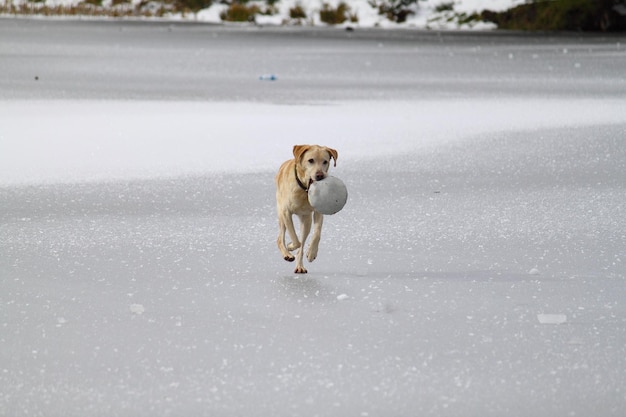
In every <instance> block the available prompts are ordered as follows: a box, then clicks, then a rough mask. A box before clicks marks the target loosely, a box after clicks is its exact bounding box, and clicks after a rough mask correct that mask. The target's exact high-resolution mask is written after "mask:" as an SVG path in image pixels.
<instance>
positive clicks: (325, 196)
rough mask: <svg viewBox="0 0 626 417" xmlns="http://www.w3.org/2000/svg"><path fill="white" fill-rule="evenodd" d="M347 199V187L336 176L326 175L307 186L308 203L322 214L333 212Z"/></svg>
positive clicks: (340, 207) (344, 203) (339, 208)
mask: <svg viewBox="0 0 626 417" xmlns="http://www.w3.org/2000/svg"><path fill="white" fill-rule="evenodd" d="M346 201H348V189H347V188H346V185H345V184H344V183H343V181H341V180H340V179H339V178H337V177H330V176H329V177H326V178H324V179H323V180H321V181H315V182H313V183H312V184H311V185H310V186H309V203H310V204H311V206H312V207H313V209H314V210H315V211H317V212H318V213H322V214H335V213H337V212H338V211H340V210H341V209H342V208H343V206H345V205H346Z"/></svg>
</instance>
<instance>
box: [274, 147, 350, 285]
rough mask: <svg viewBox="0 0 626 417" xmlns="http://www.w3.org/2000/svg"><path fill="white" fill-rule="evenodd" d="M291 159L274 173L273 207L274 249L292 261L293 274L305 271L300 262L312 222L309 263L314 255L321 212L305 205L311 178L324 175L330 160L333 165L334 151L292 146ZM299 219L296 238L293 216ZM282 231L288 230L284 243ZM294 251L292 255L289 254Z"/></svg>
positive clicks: (317, 245) (323, 148) (315, 179)
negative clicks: (298, 229)
mask: <svg viewBox="0 0 626 417" xmlns="http://www.w3.org/2000/svg"><path fill="white" fill-rule="evenodd" d="M293 156H294V158H293V159H290V160H288V161H285V162H284V163H283V164H282V165H281V166H280V169H279V170H278V174H276V206H277V211H278V226H279V231H278V240H277V244H278V249H279V250H280V253H281V255H282V256H283V259H285V260H286V261H288V262H293V261H294V260H295V261H296V269H295V273H296V274H306V273H307V270H306V268H305V267H304V264H303V257H304V243H305V241H306V239H307V237H308V236H309V233H310V231H311V221H312V222H313V236H312V238H311V244H310V245H309V250H308V251H307V253H306V257H307V260H308V261H309V262H313V261H314V260H315V258H317V251H318V247H319V243H320V237H321V234H322V223H323V221H324V215H323V214H321V213H318V212H316V211H315V210H314V209H313V207H311V204H309V198H308V194H307V193H308V190H309V186H310V185H311V184H312V183H313V182H314V181H321V180H323V179H324V178H326V176H327V175H328V169H329V168H330V162H331V160H333V161H334V166H337V157H338V153H337V151H336V150H334V149H331V148H328V147H326V146H319V145H295V146H294V147H293ZM294 214H295V215H296V216H298V218H299V219H300V239H298V235H297V234H296V229H295V227H294V224H293V215H294ZM285 232H288V233H289V238H290V239H291V243H289V244H285ZM294 250H297V252H296V256H293V255H292V254H291V252H292V251H294Z"/></svg>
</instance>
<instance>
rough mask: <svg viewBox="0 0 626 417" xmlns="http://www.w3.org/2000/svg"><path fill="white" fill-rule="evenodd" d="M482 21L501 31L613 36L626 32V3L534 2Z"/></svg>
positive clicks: (619, 0)
mask: <svg viewBox="0 0 626 417" xmlns="http://www.w3.org/2000/svg"><path fill="white" fill-rule="evenodd" d="M480 19H481V20H483V21H487V22H493V23H495V24H496V25H497V26H498V28H499V29H513V30H548V31H586V32H598V31H601V32H612V31H624V30H626V0H549V1H548V0H534V1H533V2H532V3H526V4H521V5H519V6H517V7H513V8H511V9H509V10H506V11H503V12H499V13H498V12H492V11H489V10H485V11H483V12H482V13H481V14H480Z"/></svg>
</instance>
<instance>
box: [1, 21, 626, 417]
mask: <svg viewBox="0 0 626 417" xmlns="http://www.w3.org/2000/svg"><path fill="white" fill-rule="evenodd" d="M623 43H624V39H623V38H622V37H621V36H619V35H617V37H611V38H608V37H602V36H598V37H595V36H594V37H584V36H581V35H579V34H575V35H558V36H548V37H543V36H535V35H524V36H518V35H516V34H504V35H500V34H485V33H482V34H480V35H472V34H448V33H434V32H424V33H423V32H416V33H414V32H408V31H375V30H372V31H359V30H355V31H353V32H350V33H347V32H345V31H337V30H322V29H314V30H310V29H307V28H300V29H293V28H283V29H272V28H252V27H247V26H246V27H226V28H223V27H213V26H207V25H186V26H185V25H182V26H181V25H160V24H155V23H143V24H141V23H130V22H126V23H104V22H62V21H43V22H42V21H31V20H27V19H26V20H22V19H20V20H3V21H2V25H0V63H1V64H0V65H1V66H2V69H3V77H1V78H0V91H2V93H3V94H2V99H1V100H0V149H1V152H0V184H1V185H0V283H1V285H2V293H1V294H0V341H1V343H2V349H0V386H2V387H3V389H2V390H0V415H7V416H27V415H28V416H37V415H39V416H67V417H72V416H81V417H84V416H87V417H89V416H102V415H133V416H138V417H141V416H150V417H153V416H171V415H183V416H191V415H193V416H240V415H290V416H315V415H320V416H349V415H370V416H405V415H419V416H503V415H507V416H518V417H526V416H537V415H550V416H555V417H561V416H563V417H564V416H569V415H602V416H607V417H612V416H615V417H617V416H620V417H621V415H622V414H623V410H624V409H626V397H625V396H624V390H623V387H624V386H625V383H626V380H625V378H626V377H625V375H626V359H625V358H626V304H625V302H624V300H626V286H624V279H625V270H626V268H625V267H624V253H626V238H625V236H626V216H624V210H625V204H626V203H625V202H626V185H625V184H626V149H625V147H624V146H623V142H624V132H626V112H625V111H624V109H625V102H624V97H626V80H625V78H624V72H623V71H622V69H623V68H624V67H625V65H626V62H624V60H625V59H626V58H625V56H624V54H623V51H622V50H621V49H620V47H619V46H618V45H619V44H623ZM563 49H567V50H568V53H567V54H563V53H562V51H563ZM509 54H512V55H513V57H514V59H512V60H511V59H509ZM575 63H580V64H581V65H580V68H575V65H574V64H575ZM264 73H276V74H277V75H278V76H279V80H278V81H276V82H274V83H267V82H260V81H259V80H258V76H259V74H264ZM35 74H37V75H39V80H38V81H37V82H36V83H35V81H34V75H35ZM298 143H320V144H323V145H327V146H332V147H333V148H335V149H337V150H338V151H339V157H338V161H337V162H338V163H337V167H332V168H331V170H330V174H331V175H335V176H337V177H338V178H341V179H342V180H343V181H344V182H345V183H346V185H347V186H348V188H349V192H350V202H349V204H347V205H346V207H345V208H344V209H343V210H342V211H341V212H339V213H337V214H336V215H333V216H328V217H326V218H325V221H324V229H323V232H322V239H321V243H320V252H319V256H318V259H317V260H316V261H315V262H313V263H310V264H307V265H306V266H307V269H308V270H309V273H308V274H306V275H303V276H294V274H293V273H292V268H293V265H292V264H290V263H287V262H285V261H283V260H282V258H281V257H280V254H279V253H278V250H277V248H276V245H275V239H276V237H277V234H278V230H277V229H278V228H277V220H276V212H275V201H274V183H273V181H274V175H275V173H276V171H277V169H278V166H279V165H280V163H282V162H283V161H284V160H285V159H287V158H289V157H290V155H291V149H292V146H293V145H294V144H298ZM534 271H537V272H539V273H538V274H535V273H533V272H534Z"/></svg>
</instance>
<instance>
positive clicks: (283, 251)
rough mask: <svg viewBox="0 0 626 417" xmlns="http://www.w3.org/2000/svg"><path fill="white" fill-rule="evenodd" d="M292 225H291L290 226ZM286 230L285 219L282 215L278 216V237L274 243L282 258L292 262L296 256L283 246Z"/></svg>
mask: <svg viewBox="0 0 626 417" xmlns="http://www.w3.org/2000/svg"><path fill="white" fill-rule="evenodd" d="M292 227H293V226H292ZM286 230H287V226H286V225H285V221H284V218H283V216H280V215H279V216H278V239H277V240H276V243H277V244H278V250H280V253H281V255H282V256H283V259H284V260H286V261H289V262H293V261H294V260H295V259H296V258H295V257H294V256H293V255H292V254H291V253H289V250H288V249H287V247H286V246H285V231H286Z"/></svg>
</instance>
